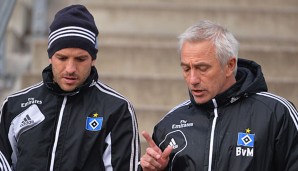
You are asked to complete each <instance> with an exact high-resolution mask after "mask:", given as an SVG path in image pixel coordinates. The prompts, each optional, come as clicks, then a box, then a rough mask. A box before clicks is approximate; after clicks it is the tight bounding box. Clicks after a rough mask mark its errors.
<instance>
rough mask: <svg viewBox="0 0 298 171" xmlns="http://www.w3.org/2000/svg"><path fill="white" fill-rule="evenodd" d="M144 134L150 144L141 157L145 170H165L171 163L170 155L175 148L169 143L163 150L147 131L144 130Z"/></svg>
mask: <svg viewBox="0 0 298 171" xmlns="http://www.w3.org/2000/svg"><path fill="white" fill-rule="evenodd" d="M142 135H143V137H144V138H145V139H146V141H147V143H148V146H149V147H148V148H147V149H146V153H145V154H144V155H143V156H142V157H141V166H142V169H143V171H162V170H164V169H165V168H166V167H167V165H168V163H169V159H170V157H169V156H170V154H171V152H172V150H173V148H172V147H171V146H170V145H169V146H168V147H167V148H166V149H165V150H164V151H161V149H160V148H159V147H158V146H157V145H156V144H155V142H154V141H153V139H152V138H151V137H150V135H149V134H148V133H147V132H146V131H143V132H142Z"/></svg>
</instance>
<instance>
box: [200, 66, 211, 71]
mask: <svg viewBox="0 0 298 171" xmlns="http://www.w3.org/2000/svg"><path fill="white" fill-rule="evenodd" d="M208 68H209V67H208V66H199V67H198V69H199V70H200V71H203V72H204V71H207V70H208Z"/></svg>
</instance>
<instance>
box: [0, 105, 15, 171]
mask: <svg viewBox="0 0 298 171" xmlns="http://www.w3.org/2000/svg"><path fill="white" fill-rule="evenodd" d="M5 102H6V101H5ZM5 102H4V105H3V106H2V108H1V111H0V171H11V158H10V156H11V154H12V149H11V146H10V143H9V140H8V130H9V123H6V116H7V113H6V103H5Z"/></svg>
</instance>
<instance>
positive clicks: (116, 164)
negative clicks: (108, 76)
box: [0, 5, 140, 171]
mask: <svg viewBox="0 0 298 171" xmlns="http://www.w3.org/2000/svg"><path fill="white" fill-rule="evenodd" d="M97 35H98V30H97V27H96V25H95V22H94V19H93V16H92V15H91V14H90V13H89V11H88V10H87V9H86V8H85V7H84V6H82V5H73V6H69V7H66V8H64V9H62V10H60V11H59V12H58V13H57V14H56V16H55V18H54V21H53V22H52V24H51V26H50V32H49V42H48V55H49V58H50V63H51V64H50V65H49V66H48V67H46V68H45V69H44V70H43V72H42V77H43V81H42V82H40V83H38V84H36V85H33V86H31V87H28V88H26V89H24V90H21V91H19V92H16V93H14V94H12V95H10V96H8V97H7V98H6V99H5V101H4V103H3V106H2V108H1V122H0V170H1V171H11V170H17V171H33V170H34V171H45V170H47V171H58V170H61V171H67V170H69V171H74V170H80V171H99V170H107V171H112V170H125V171H128V170H130V171H132V170H137V167H138V162H139V151H140V146H139V137H138V129H137V121H136V116H135V112H134V109H133V106H132V105H131V103H130V102H129V101H128V100H127V99H126V98H125V97H123V96H122V95H120V94H119V93H117V92H116V91H114V90H113V89H111V88H110V87H108V86H106V85H105V84H103V83H102V82H101V81H99V80H98V74H97V71H96V68H95V67H94V64H95V60H96V54H97V51H98V50H97Z"/></svg>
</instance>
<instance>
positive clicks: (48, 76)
mask: <svg viewBox="0 0 298 171" xmlns="http://www.w3.org/2000/svg"><path fill="white" fill-rule="evenodd" d="M42 78H43V82H44V84H45V85H46V87H47V88H48V89H49V90H50V91H52V92H53V93H55V94H58V95H62V96H72V95H75V94H77V93H79V92H80V91H82V90H84V89H86V88H88V87H90V86H93V85H94V82H96V81H97V80H98V74H97V70H96V68H95V67H94V66H92V68H91V72H90V75H89V77H88V78H87V79H86V81H85V82H84V83H83V84H82V85H80V86H79V87H77V88H76V89H74V90H73V91H70V92H68V91H64V90H62V89H61V88H60V87H59V85H58V84H57V83H55V82H54V81H53V72H52V65H51V64H50V65H49V66H47V67H46V68H45V69H44V70H43V71H42Z"/></svg>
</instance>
